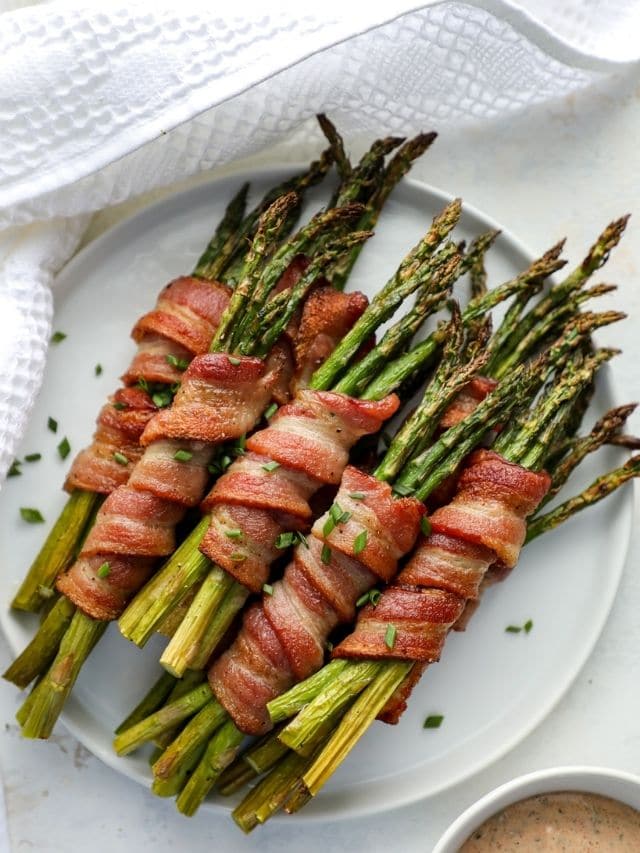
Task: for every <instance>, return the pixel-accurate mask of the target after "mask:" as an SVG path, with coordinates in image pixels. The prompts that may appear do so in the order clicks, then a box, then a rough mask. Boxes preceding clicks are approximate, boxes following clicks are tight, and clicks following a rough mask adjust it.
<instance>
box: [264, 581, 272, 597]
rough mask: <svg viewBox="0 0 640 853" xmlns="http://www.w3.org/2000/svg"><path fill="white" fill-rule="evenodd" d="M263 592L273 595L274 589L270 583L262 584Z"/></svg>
mask: <svg viewBox="0 0 640 853" xmlns="http://www.w3.org/2000/svg"><path fill="white" fill-rule="evenodd" d="M262 591H263V592H264V594H265V595H273V587H272V586H271V584H270V583H263V584H262Z"/></svg>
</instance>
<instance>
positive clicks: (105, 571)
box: [97, 563, 111, 578]
mask: <svg viewBox="0 0 640 853" xmlns="http://www.w3.org/2000/svg"><path fill="white" fill-rule="evenodd" d="M110 571H111V566H110V565H109V563H103V564H102V565H101V566H100V568H99V569H98V572H97V575H98V577H99V578H107V577H109V572H110Z"/></svg>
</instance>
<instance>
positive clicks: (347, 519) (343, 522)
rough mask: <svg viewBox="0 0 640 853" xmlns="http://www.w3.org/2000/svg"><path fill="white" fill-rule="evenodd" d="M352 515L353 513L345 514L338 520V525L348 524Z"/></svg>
mask: <svg viewBox="0 0 640 853" xmlns="http://www.w3.org/2000/svg"><path fill="white" fill-rule="evenodd" d="M352 515H353V513H352V512H343V513H342V515H341V516H340V518H339V519H338V524H346V523H347V521H349V519H350V518H351V516H352Z"/></svg>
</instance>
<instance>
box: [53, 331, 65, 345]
mask: <svg viewBox="0 0 640 853" xmlns="http://www.w3.org/2000/svg"><path fill="white" fill-rule="evenodd" d="M66 337H67V336H66V335H65V333H64V332H54V333H53V334H52V335H51V343H52V344H59V343H60V341H63V340H64V339H65V338H66Z"/></svg>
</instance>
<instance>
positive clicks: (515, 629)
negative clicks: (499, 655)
mask: <svg viewBox="0 0 640 853" xmlns="http://www.w3.org/2000/svg"><path fill="white" fill-rule="evenodd" d="M504 630H505V632H506V633H507V634H519V633H520V631H522V628H521V627H520V626H519V625H507V627H506V628H505V629H504Z"/></svg>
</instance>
